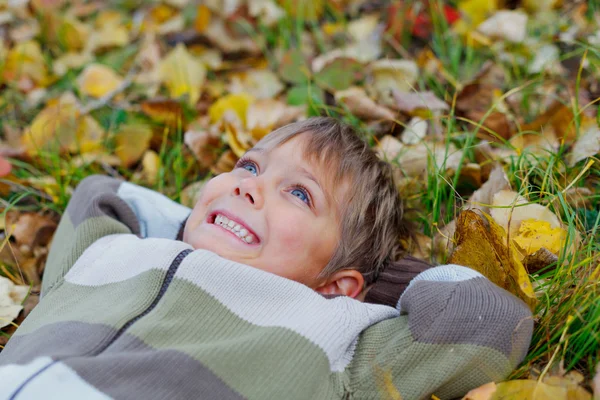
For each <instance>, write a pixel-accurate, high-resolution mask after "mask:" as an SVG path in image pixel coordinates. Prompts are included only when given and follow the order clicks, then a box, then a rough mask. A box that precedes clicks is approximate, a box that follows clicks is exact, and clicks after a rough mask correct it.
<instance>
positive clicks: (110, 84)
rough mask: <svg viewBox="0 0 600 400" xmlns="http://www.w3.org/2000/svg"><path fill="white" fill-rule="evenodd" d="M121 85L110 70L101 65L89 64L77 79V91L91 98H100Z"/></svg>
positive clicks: (121, 81) (121, 79) (116, 75)
mask: <svg viewBox="0 0 600 400" xmlns="http://www.w3.org/2000/svg"><path fill="white" fill-rule="evenodd" d="M121 83H123V78H122V77H120V76H119V75H118V74H117V73H116V72H115V71H114V70H113V69H112V68H109V67H107V66H106V65H102V64H90V65H88V66H87V67H86V68H85V69H84V70H83V72H81V74H80V75H79V77H78V78H77V85H78V86H79V90H80V91H81V92H82V93H84V94H86V95H88V96H91V97H95V98H100V97H103V96H105V95H106V94H108V93H111V92H113V91H114V90H115V89H117V88H118V87H119V85H121Z"/></svg>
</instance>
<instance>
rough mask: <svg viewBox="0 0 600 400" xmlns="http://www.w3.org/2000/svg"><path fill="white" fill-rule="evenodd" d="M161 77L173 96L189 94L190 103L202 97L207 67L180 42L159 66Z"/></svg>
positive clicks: (175, 97)
mask: <svg viewBox="0 0 600 400" xmlns="http://www.w3.org/2000/svg"><path fill="white" fill-rule="evenodd" d="M159 71H160V79H161V81H162V83H163V84H164V85H165V86H166V87H167V89H168V90H169V93H170V95H171V98H173V99H177V98H179V97H180V96H187V99H188V102H189V104H190V105H193V104H196V102H197V101H198V99H199V98H200V89H201V88H202V84H203V83H204V79H205V77H206V68H205V67H204V65H203V64H202V63H201V62H200V61H198V60H196V58H194V56H192V55H191V54H190V53H189V52H188V51H187V49H186V47H185V46H184V45H183V44H181V43H179V44H178V45H177V46H176V47H175V49H173V50H172V51H171V52H170V53H169V54H167V56H166V57H165V59H164V60H163V61H162V62H161V63H160V66H159Z"/></svg>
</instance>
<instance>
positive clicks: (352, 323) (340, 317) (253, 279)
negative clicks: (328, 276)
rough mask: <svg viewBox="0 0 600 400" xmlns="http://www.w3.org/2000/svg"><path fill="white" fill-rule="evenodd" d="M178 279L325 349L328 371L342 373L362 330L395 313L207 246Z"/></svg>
mask: <svg viewBox="0 0 600 400" xmlns="http://www.w3.org/2000/svg"><path fill="white" fill-rule="evenodd" d="M176 277H178V278H181V279H186V280H188V281H190V282H192V283H194V284H195V285H197V286H199V287H200V288H202V289H203V290H205V291H206V292H208V293H209V294H211V295H212V296H213V297H215V298H216V299H217V300H218V301H219V302H220V303H222V304H223V305H224V306H225V307H227V308H228V309H229V310H231V312H232V313H234V314H235V315H237V316H238V317H239V318H241V319H243V320H245V321H247V322H249V323H252V324H255V325H259V326H277V327H284V328H288V329H290V330H292V331H294V332H296V333H298V334H300V335H302V336H304V337H305V338H307V339H308V340H310V341H311V342H313V343H314V344H316V345H317V346H319V347H320V348H321V349H323V351H324V352H325V353H326V354H327V357H328V358H329V363H330V368H331V370H332V371H343V370H344V368H345V367H346V366H347V365H348V364H349V363H350V361H351V360H352V356H353V354H354V347H355V345H356V341H357V339H358V336H359V334H360V333H361V331H363V330H364V329H366V328H367V327H369V326H371V325H373V324H374V323H377V322H379V321H382V320H384V319H388V318H392V317H396V316H398V311H396V310H395V309H394V308H392V307H388V306H383V305H377V304H366V303H361V302H360V301H357V300H354V299H351V298H349V297H346V296H341V297H337V298H335V299H330V300H328V299H325V298H324V297H323V296H321V295H320V294H319V293H317V292H315V291H313V290H312V289H310V288H309V287H307V286H304V285H302V284H300V283H298V282H295V281H292V280H289V279H286V278H282V277H280V276H277V275H274V274H271V273H269V272H265V271H262V270H259V269H256V268H253V267H250V266H248V265H244V264H239V263H236V262H233V261H230V260H226V259H224V258H222V257H219V256H218V255H216V254H214V253H211V252H209V251H206V250H196V251H194V252H193V253H192V254H190V255H189V256H187V257H186V258H185V259H184V260H183V262H182V264H181V265H180V267H179V269H178V270H177V274H176Z"/></svg>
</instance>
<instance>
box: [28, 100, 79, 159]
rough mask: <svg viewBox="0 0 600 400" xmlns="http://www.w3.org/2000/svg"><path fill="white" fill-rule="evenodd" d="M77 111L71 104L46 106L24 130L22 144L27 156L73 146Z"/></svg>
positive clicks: (59, 150)
mask: <svg viewBox="0 0 600 400" xmlns="http://www.w3.org/2000/svg"><path fill="white" fill-rule="evenodd" d="M78 118H79V111H78V109H77V107H76V105H75V104H73V103H57V104H51V105H48V106H46V108H44V109H43V110H42V111H40V113H39V114H38V115H37V116H36V117H35V119H34V120H33V122H32V123H31V125H30V126H29V128H27V129H25V133H24V135H23V137H22V139H21V140H22V144H23V146H24V147H25V150H26V151H27V153H28V154H29V155H35V154H37V153H38V151H40V150H55V151H58V152H61V151H64V150H67V149H72V148H73V147H74V146H75V139H76V133H77V125H78Z"/></svg>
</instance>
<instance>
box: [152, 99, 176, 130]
mask: <svg viewBox="0 0 600 400" xmlns="http://www.w3.org/2000/svg"><path fill="white" fill-rule="evenodd" d="M142 111H143V112H144V114H146V115H147V116H149V117H150V118H152V119H153V120H154V121H157V122H160V123H162V124H165V125H169V126H171V127H174V128H180V127H182V125H183V123H184V121H183V108H182V107H181V104H180V103H179V102H178V101H175V100H170V99H154V100H147V101H144V102H142Z"/></svg>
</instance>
